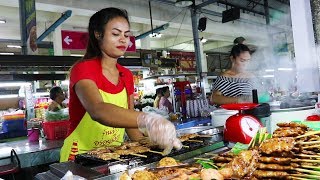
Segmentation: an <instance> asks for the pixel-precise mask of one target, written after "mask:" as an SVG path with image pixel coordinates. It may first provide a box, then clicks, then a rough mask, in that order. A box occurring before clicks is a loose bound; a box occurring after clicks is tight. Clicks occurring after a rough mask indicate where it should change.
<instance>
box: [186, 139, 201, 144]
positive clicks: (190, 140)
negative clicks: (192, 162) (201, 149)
mask: <svg viewBox="0 0 320 180" xmlns="http://www.w3.org/2000/svg"><path fill="white" fill-rule="evenodd" d="M186 141H189V142H199V143H202V142H203V141H201V140H193V139H188V140H186Z"/></svg>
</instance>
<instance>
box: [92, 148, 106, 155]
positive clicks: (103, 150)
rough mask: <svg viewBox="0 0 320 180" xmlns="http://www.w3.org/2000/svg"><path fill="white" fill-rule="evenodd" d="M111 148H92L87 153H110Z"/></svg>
mask: <svg viewBox="0 0 320 180" xmlns="http://www.w3.org/2000/svg"><path fill="white" fill-rule="evenodd" d="M110 152H111V150H110V149H107V148H105V149H94V150H91V151H88V152H87V153H88V154H89V155H98V154H102V153H110Z"/></svg>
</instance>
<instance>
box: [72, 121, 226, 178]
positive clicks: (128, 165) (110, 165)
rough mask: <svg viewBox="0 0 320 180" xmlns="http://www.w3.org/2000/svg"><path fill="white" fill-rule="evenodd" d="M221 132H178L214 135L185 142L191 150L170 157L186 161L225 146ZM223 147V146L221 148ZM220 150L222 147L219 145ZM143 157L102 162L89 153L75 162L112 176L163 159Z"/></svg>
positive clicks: (151, 155)
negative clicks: (189, 156)
mask: <svg viewBox="0 0 320 180" xmlns="http://www.w3.org/2000/svg"><path fill="white" fill-rule="evenodd" d="M221 132H222V131H221V130H219V129H216V128H212V127H210V126H209V127H194V128H188V129H184V130H183V131H180V132H178V133H179V134H180V135H182V134H188V133H198V134H205V135H212V137H209V138H208V137H197V138H193V140H202V141H203V142H188V141H185V142H183V145H185V146H189V148H185V147H184V148H182V149H180V150H179V151H178V150H175V149H173V150H172V151H171V153H170V154H169V155H168V156H169V157H174V158H175V159H178V160H185V159H186V158H185V157H187V156H186V155H187V154H191V156H195V155H199V154H201V153H203V152H209V151H212V150H214V149H217V148H216V144H217V143H218V144H223V146H224V143H223V142H222V134H221ZM221 147H222V146H221ZM219 148H220V145H219ZM151 150H154V151H159V152H161V151H162V150H161V149H157V148H151ZM140 154H142V155H146V156H147V158H143V157H137V156H133V155H122V156H120V159H121V161H119V160H102V159H99V158H96V157H94V156H92V155H89V154H87V153H85V154H79V155H77V156H76V159H75V162H76V163H78V164H81V165H83V166H86V167H89V168H92V169H94V170H96V171H99V172H100V173H103V174H105V175H110V174H113V173H117V172H120V171H123V170H126V169H132V168H135V167H139V166H145V165H147V164H152V163H154V162H158V161H159V160H161V159H162V158H163V156H162V155H160V154H156V153H152V152H146V153H140Z"/></svg>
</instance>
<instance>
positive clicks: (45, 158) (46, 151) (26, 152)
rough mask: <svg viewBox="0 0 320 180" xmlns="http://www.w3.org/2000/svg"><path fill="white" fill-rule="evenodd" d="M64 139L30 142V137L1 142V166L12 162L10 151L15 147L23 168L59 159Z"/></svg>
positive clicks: (41, 139) (42, 139)
mask: <svg viewBox="0 0 320 180" xmlns="http://www.w3.org/2000/svg"><path fill="white" fill-rule="evenodd" d="M62 145H63V140H46V139H44V138H40V139H39V141H35V142H29V141H28V139H23V140H17V141H12V142H3V143H0V166H1V165H6V164H9V163H10V152H11V150H12V149H14V150H15V151H16V153H17V155H18V157H19V160H20V163H21V168H25V167H31V166H37V165H41V164H48V163H53V162H57V161H59V157H60V148H61V147H62Z"/></svg>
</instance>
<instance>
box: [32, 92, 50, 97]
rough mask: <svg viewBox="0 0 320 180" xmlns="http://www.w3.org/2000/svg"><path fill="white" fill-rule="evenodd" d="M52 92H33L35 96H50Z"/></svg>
mask: <svg viewBox="0 0 320 180" xmlns="http://www.w3.org/2000/svg"><path fill="white" fill-rule="evenodd" d="M49 95H50V93H49V92H37V93H33V96H49Z"/></svg>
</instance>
